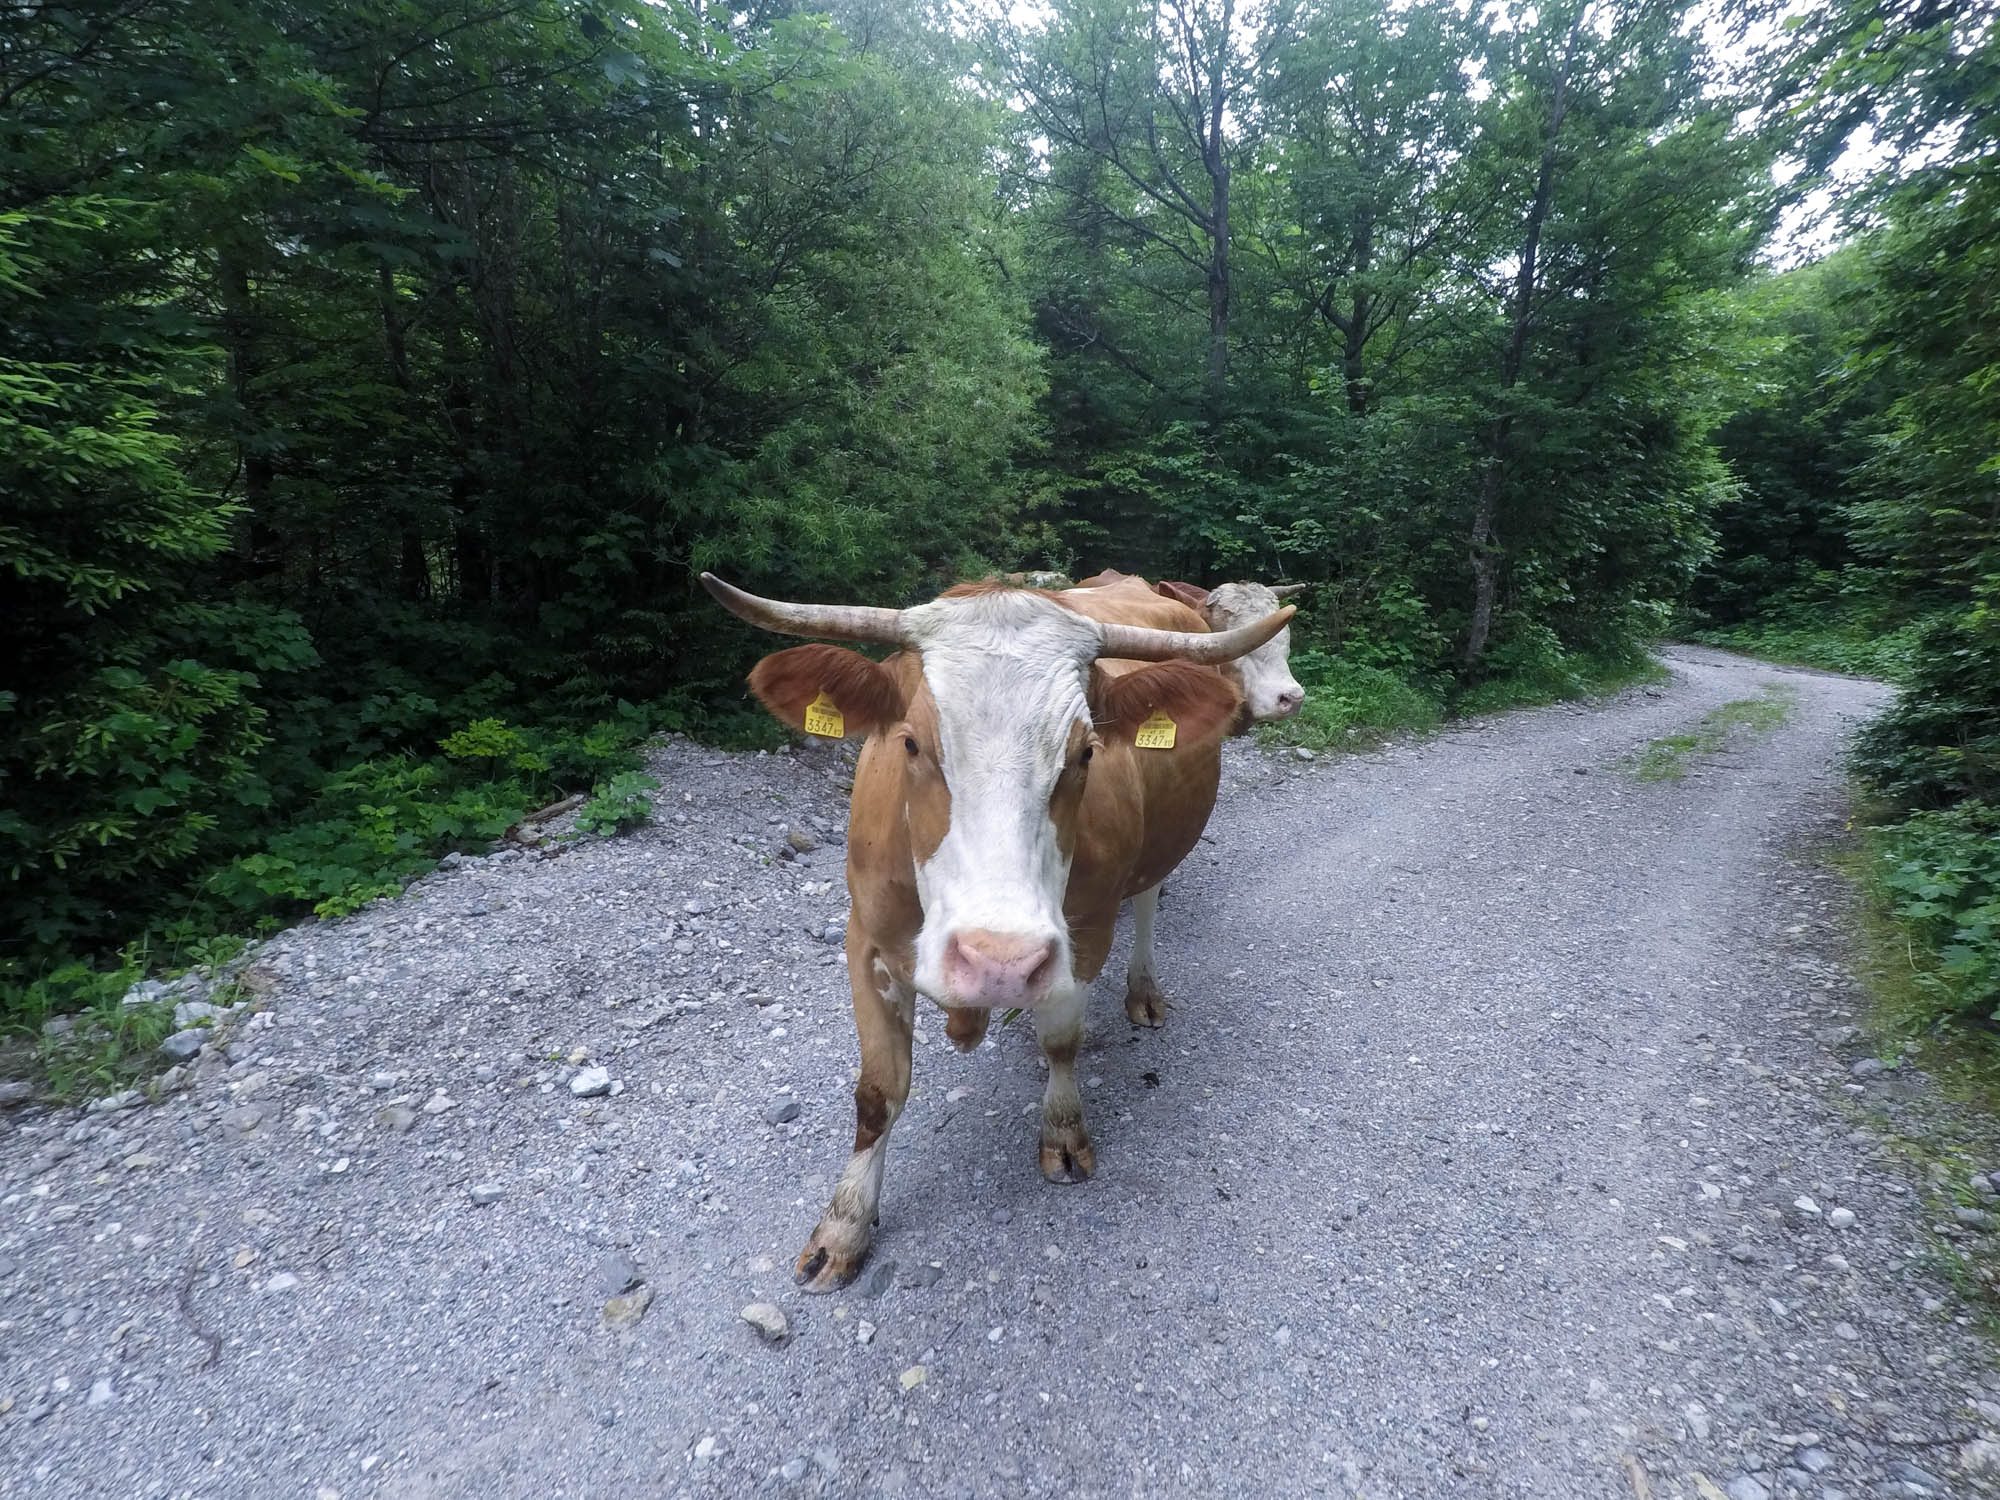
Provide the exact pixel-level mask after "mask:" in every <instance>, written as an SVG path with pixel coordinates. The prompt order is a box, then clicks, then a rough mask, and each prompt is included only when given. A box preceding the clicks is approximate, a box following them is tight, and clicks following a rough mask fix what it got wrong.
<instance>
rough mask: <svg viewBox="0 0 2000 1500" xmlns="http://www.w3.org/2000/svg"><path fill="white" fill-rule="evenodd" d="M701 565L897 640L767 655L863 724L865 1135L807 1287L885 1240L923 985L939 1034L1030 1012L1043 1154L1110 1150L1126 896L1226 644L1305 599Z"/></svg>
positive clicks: (1217, 725)
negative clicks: (1093, 1126)
mask: <svg viewBox="0 0 2000 1500" xmlns="http://www.w3.org/2000/svg"><path fill="white" fill-rule="evenodd" d="M702 583H703V584H704V585H705V586H706V587H707V589H708V591H709V592H710V593H711V594H713V595H714V596H715V597H716V599H717V600H718V601H720V602H721V603H722V604H723V605H724V606H725V607H727V608H728V609H729V610H731V611H732V612H733V613H735V614H737V615H739V616H741V617H742V618H743V619H745V620H748V621H750V622H751V623H752V624H754V625H759V626H762V627H763V628H765V629H767V630H775V631H779V632H783V633H785V634H791V635H812V636H822V637H830V638H833V639H840V640H851V641H873V642H879V643H883V644H890V645H895V646H897V647H899V648H900V650H899V651H898V653H897V654H896V655H894V656H892V657H890V658H889V659H888V660H887V661H883V662H874V661H871V660H869V659H868V658H867V657H865V656H862V655H861V654H860V653H859V652H855V651H848V650H843V649H841V648H840V647H837V646H827V645H811V646H797V647H794V648H792V649H791V650H789V651H780V652H777V653H776V654H774V655H771V656H767V657H765V658H764V659H763V660H762V661H760V662H759V663H757V665H756V667H755V669H753V670H752V672H751V674H750V686H751V690H752V691H753V692H754V693H755V694H756V695H757V697H758V698H759V699H760V700H761V701H762V702H763V703H764V705H765V707H767V708H768V709H769V710H770V711H771V713H772V714H773V715H775V716H776V717H777V718H778V719H779V720H780V721H781V722H783V723H785V724H788V725H790V726H792V727H793V728H795V729H804V730H806V731H807V732H809V733H817V734H823V735H827V736H830V737H831V736H846V735H864V736H866V743H865V744H864V745H863V747H862V751H861V757H860V760H859V762H858V764H857V765H856V768H855V775H854V797H853V803H852V807H851V811H850V817H849V824H848V840H847V885H848V893H849V896H850V898H851V901H852V908H851V912H850V915H849V917H848V923H847V970H848V979H849V982H850V984H851V987H852V990H853V997H854V1021H855V1027H856V1029H857V1031H858V1032H859V1033H860V1039H861V1077H860V1080H859V1081H858V1082H857V1083H856V1085H855V1088H854V1114H855V1129H854V1154H853V1156H852V1157H851V1158H850V1159H849V1161H848V1164H847V1170H846V1171H845V1172H844V1173H843V1174H842V1176H841V1179H840V1183H839V1185H838V1186H837V1187H836V1188H835V1190H834V1194H833V1200H832V1202H831V1203H830V1204H829V1205H828V1207H827V1210H826V1213H825V1215H824V1216H823V1217H822V1218H821V1219H820V1222H819V1225H818V1227H817V1228H815V1229H814V1230H813V1233H812V1237H811V1239H809V1240H808V1241H807V1243H806V1247H805V1249H804V1250H803V1251H801V1252H800V1254H799V1259H798V1266H797V1275H798V1279H799V1280H800V1281H801V1282H802V1283H804V1284H805V1285H806V1287H807V1288H808V1290H811V1291H816V1292H824V1291H831V1290H832V1289H834V1288H835V1287H838V1286H841V1285H844V1284H845V1283H846V1282H848V1281H849V1280H851V1279H852V1278H853V1277H854V1275H855V1274H856V1272H858V1271H859V1269H860V1267H861V1263H862V1260H863V1259H864V1258H865V1256H866V1255H867V1253H868V1247H869V1244H870V1241H871V1232H872V1225H873V1223H874V1221H875V1215H876V1207H877V1205H878V1203H879V1202H880V1199H881V1192H882V1166H883V1159H884V1157H885V1155H886V1153H887V1150H888V1138H889V1132H890V1130H891V1129H892V1127H893V1126H894V1125H895V1123H896V1117H897V1116H898V1115H899V1114H900V1113H901V1112H902V1108H903V1104H904V1101H905V1100H906V1099H907V1098H908V1097H909V1092H910V1042H911V1031H912V1029H913V1027H914V1025H915V1008H916V997H917V995H918V994H919V993H921V994H924V995H928V996H929V997H930V998H931V999H932V1000H934V1001H935V1002H936V1003H937V1004H939V1005H941V1006H943V1007H944V1008H945V1009H946V1011H947V1012H948V1013H949V1015H948V1019H947V1021H946V1025H945V1034H946V1035H947V1036H948V1037H950V1038H951V1040H952V1042H953V1044H954V1045H956V1046H957V1047H959V1048H960V1049H961V1050H965V1051H970V1050H971V1049H972V1048H973V1047H976V1046H977V1045H978V1044H979V1042H980V1039H981V1038H982V1037H984V1036H985V1034H986V1029H987V1025H988V1023H989V1021H990V1019H991V1017H992V1013H993V1010H994V1009H995V1008H1004V1007H1016V1006H1018V1007H1020V1008H1022V1009H1024V1010H1028V1011H1030V1012H1031V1013H1032V1014H1033V1017H1034V1024H1035V1032H1036V1036H1037V1038H1038V1039H1039V1040H1040V1042H1041V1044H1042V1051H1043V1053H1044V1055H1045V1056H1046V1057H1047V1059H1048V1064H1049V1078H1048V1084H1047V1086H1046V1088H1045V1090H1044V1092H1043V1096H1042V1129H1041V1147H1040V1151H1041V1168H1042V1173H1043V1175H1044V1176H1045V1177H1047V1178H1048V1179H1049V1180H1050V1181H1051V1182H1074V1181H1079V1180H1081V1179H1082V1178H1085V1177H1088V1176H1089V1175H1090V1174H1091V1172H1092V1171H1093V1170H1094V1168H1095V1165H1096V1159H1095V1156H1094V1154H1093V1152H1092V1150H1091V1145H1090V1136H1089V1133H1088V1131H1086V1130H1085V1128H1084V1123H1083V1105H1082V1100H1081V1098H1080V1097H1079V1095H1078V1093H1077V1087H1076V1073H1075V1063H1076V1054H1077V1049H1078V1047H1079V1045H1080V1044H1081V1042H1082V1040H1083V1011H1084V994H1085V987H1086V986H1087V985H1088V984H1089V983H1090V981H1091V980H1092V979H1094V978H1095V977H1096V976H1097V973H1098V970H1099V969H1101V968H1102V967H1103V964H1104V959H1105V955H1106V954H1107V953H1108V952H1109V951H1110V947H1111V933H1112V927H1113V924H1114V923H1115V922H1116V920H1117V916H1118V908H1119V905H1120V903H1122V902H1123V901H1124V900H1125V898H1126V897H1128V896H1131V895H1134V894H1136V893H1138V892H1140V891H1143V890H1150V889H1152V888H1153V887H1155V886H1157V885H1158V884H1159V883H1160V881H1161V880H1162V879H1163V878H1164V877H1165V876H1166V875H1167V873H1168V872H1169V871H1171V870H1172V869H1173V868H1174V867H1175V866H1176V865H1178V864H1179V863H1180V862H1181V860H1182V859H1183V858H1184V857H1185V856H1186V855H1187V852H1188V851H1189V850H1190V849H1192V848H1193V847H1194V844H1195V841H1196V840H1197V839H1198V838H1199V837H1200V836H1201V830H1202V828H1203V826H1204V824H1205V823H1206V822H1207V819H1208V812H1209V809H1210V807H1211V806H1212V805H1213V803H1214V796H1215V784H1216V777H1217V766H1218V764H1219V758H1218V755H1217V751H1216V746H1217V743H1218V742H1219V740H1220V739H1221V738H1222V736H1223V735H1224V734H1225V733H1226V732H1227V731H1228V729H1229V727H1230V725H1231V724H1232V723H1233V722H1234V720H1235V718H1236V715H1237V712H1238V710H1239V708H1240V705H1241V701H1242V700H1241V695H1240V693H1239V691H1238V690H1237V688H1236V687H1235V686H1234V685H1233V684H1232V683H1229V682H1228V681H1226V680H1225V679H1224V678H1223V677H1222V676H1221V675H1220V674H1219V673H1218V672H1216V671H1214V670H1213V669H1212V664H1219V663H1221V662H1224V661H1229V660H1233V659H1235V658H1236V657H1239V656H1242V655H1243V654H1244V653H1246V652H1249V651H1253V650H1255V649H1256V648H1257V647H1258V646H1261V645H1262V644H1263V643H1264V642H1265V641H1267V640H1269V639H1270V638H1271V637H1272V636H1273V635H1275V634H1277V633H1278V632H1279V631H1280V630H1282V629H1284V627H1285V623H1286V620H1287V619H1288V618H1289V617H1290V615H1291V613H1292V611H1291V610H1289V609H1286V610H1282V611H1279V612H1278V613H1276V614H1274V615H1272V616H1271V617H1270V618H1269V619H1266V620H1262V621H1259V622H1257V623H1255V624H1253V625H1250V626H1246V627H1243V628H1241V629H1238V630H1234V631H1229V632H1223V633H1219V634H1217V633H1206V632H1202V631H1200V630H1196V629H1193V628H1186V629H1181V630H1173V629H1152V628H1146V627H1144V626H1138V625H1131V624H1125V623H1121V622H1116V621H1113V622H1102V621H1099V620H1097V619H1094V618H1092V617H1091V616H1090V615H1089V614H1087V613H1085V612H1083V611H1082V610H1080V609H1078V608H1076V607H1074V606H1073V605H1072V604H1071V603H1069V602H1068V601H1067V600H1066V599H1065V598H1064V597H1061V596H1057V595H1053V594H1048V593H1044V592H1041V591H1039V590H1033V589H1008V588H1005V587H1002V586H999V585H994V584H973V585H965V586H962V587H960V588H957V589H953V590H951V591H950V592H948V593H946V594H945V595H943V596H942V597H940V598H938V599H935V600H932V601H931V602H930V603H929V604H922V605H918V606H916V607H914V608H911V609H904V610H893V609H866V608H851V607H842V606H823V605H800V604H783V603H778V602H776V601H773V600H768V599H759V598H757V597H756V596H755V595H751V594H746V593H744V592H742V591H741V590H739V589H735V588H732V587H731V586H730V585H728V584H726V583H723V582H722V581H721V580H720V579H717V578H714V577H713V576H711V575H709V574H703V575H702ZM1194 623H1195V622H1194V619H1193V617H1192V612H1185V617H1184V619H1183V624H1184V625H1187V626H1189V627H1192V625H1193V624H1194ZM1204 664H1211V665H1204ZM1162 741H1166V742H1167V743H1164V744H1163V743H1161V742H1162Z"/></svg>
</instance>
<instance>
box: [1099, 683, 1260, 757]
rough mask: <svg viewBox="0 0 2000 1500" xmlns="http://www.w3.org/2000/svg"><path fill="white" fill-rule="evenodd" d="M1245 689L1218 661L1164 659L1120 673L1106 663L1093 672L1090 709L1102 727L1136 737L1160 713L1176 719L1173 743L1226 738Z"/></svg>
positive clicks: (1104, 730) (1105, 731)
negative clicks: (1206, 664) (1203, 663)
mask: <svg viewBox="0 0 2000 1500" xmlns="http://www.w3.org/2000/svg"><path fill="white" fill-rule="evenodd" d="M1242 707H1243V694H1242V692H1241V691H1239V690H1238V688H1237V686H1236V684H1235V683H1233V682H1231V681H1230V680H1229V679H1228V678H1226V677H1224V676H1223V675H1222V674H1221V673H1220V672H1218V671H1216V670H1215V668H1213V667H1198V666H1196V665H1194V663H1192V662H1185V661H1162V662H1155V663H1153V664H1152V665H1151V666H1145V667H1140V668H1139V669H1137V670H1136V671H1132V672H1124V673H1121V674H1119V675H1118V676H1116V677H1114V676H1112V675H1111V674H1110V673H1109V672H1106V671H1104V670H1103V669H1102V668H1099V669H1098V670H1096V671H1094V672H1092V673H1091V678H1090V711H1091V715H1092V717H1093V718H1095V719H1096V721H1097V727H1098V730H1099V731H1100V732H1101V733H1103V734H1106V735H1109V736H1112V737H1114V738H1117V739H1125V740H1129V739H1133V738H1134V737H1135V736H1137V735H1138V733H1139V730H1140V727H1141V726H1142V725H1144V724H1145V723H1146V721H1147V720H1149V719H1152V718H1154V716H1155V715H1162V716H1164V717H1166V718H1168V719H1171V720H1172V721H1173V724H1174V735H1173V748H1174V749H1176V750H1180V749H1185V748H1186V747H1187V746H1189V745H1198V744H1205V743H1207V742H1208V741H1209V740H1213V739H1220V738H1221V737H1222V736H1223V735H1224V734H1226V733H1228V732H1229V730H1230V729H1231V728H1232V727H1233V726H1234V725H1235V723H1236V716H1237V714H1238V712H1239V711H1240V710H1241V709H1242Z"/></svg>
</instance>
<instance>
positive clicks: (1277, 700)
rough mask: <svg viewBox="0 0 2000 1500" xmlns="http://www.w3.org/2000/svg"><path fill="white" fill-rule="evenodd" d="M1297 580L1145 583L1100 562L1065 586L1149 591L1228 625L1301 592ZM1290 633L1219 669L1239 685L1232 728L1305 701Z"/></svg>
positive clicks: (1278, 715) (1123, 593)
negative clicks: (1208, 585) (1100, 567)
mask: <svg viewBox="0 0 2000 1500" xmlns="http://www.w3.org/2000/svg"><path fill="white" fill-rule="evenodd" d="M1308 587H1310V585H1308V584H1303V583H1278V584H1269V583H1250V582H1244V583H1218V584H1217V585H1216V586H1215V587H1214V588H1212V589H1205V588H1202V587H1201V586H1200V585H1199V584H1193V583H1148V582H1147V581H1146V580H1145V579H1143V578H1141V577H1139V576H1138V575H1137V574H1134V573H1120V572H1119V571H1118V570H1117V569H1115V568H1106V569H1105V570H1104V571H1103V572H1101V573H1097V574H1094V575H1093V576H1091V577H1089V578H1086V579H1084V580H1083V581H1082V582H1081V583H1079V584H1077V585H1076V588H1075V589H1072V590H1069V592H1070V593H1076V592H1078V591H1080V590H1083V589H1100V590H1111V591H1114V592H1115V593H1116V594H1117V595H1118V596H1119V597H1120V598H1122V599H1126V600H1128V601H1132V602H1135V603H1136V602H1137V600H1138V598H1139V596H1141V595H1144V594H1155V595H1159V596H1161V597H1164V598H1168V599H1173V600H1176V601H1178V602H1179V603H1182V604H1185V605H1186V606H1187V607H1188V608H1189V609H1192V610H1193V611H1194V612H1195V613H1196V614H1198V615H1200V616H1201V618H1202V623H1203V624H1204V625H1205V626H1206V627H1207V628H1208V629H1210V630H1234V629H1236V628H1237V627H1238V626H1239V625H1248V624H1250V623H1251V622H1252V621H1253V620H1262V619H1264V618H1266V617H1267V616H1269V615H1270V614H1271V613H1272V612H1273V611H1274V610H1276V609H1277V608H1278V607H1279V604H1280V602H1281V601H1283V600H1285V599H1288V598H1290V597H1291V596H1292V595H1293V594H1298V593H1303V592H1304V591H1305V590H1306V589H1307V588H1308ZM1291 655H1292V633H1291V631H1290V630H1281V631H1279V632H1278V633H1277V634H1276V635H1275V636H1273V637H1272V638H1271V639H1270V640H1268V641H1266V642H1265V643H1264V644H1263V645H1261V646H1259V647H1258V648H1257V649H1256V650H1255V651H1252V652H1251V653H1249V654H1248V655H1247V656H1245V657H1243V658H1242V659H1241V660H1240V661H1233V662H1229V663H1228V664H1226V665H1225V666H1224V667H1223V668H1222V675H1223V676H1225V677H1227V678H1229V679H1230V680H1231V681H1233V682H1234V683H1235V684H1236V685H1237V686H1238V687H1239V688H1241V689H1242V690H1243V710H1244V711H1243V716H1242V717H1241V718H1240V719H1239V720H1238V722H1237V725H1236V732H1237V733H1238V734H1244V733H1247V732H1248V731H1249V729H1250V726H1251V725H1253V724H1269V723H1271V722H1273V721H1275V720H1278V719H1289V718H1290V717H1291V716H1292V715H1293V714H1295V713H1297V712H1298V711H1299V708H1300V706H1301V705H1302V704H1304V702H1305V701H1306V690H1305V689H1304V688H1302V687H1300V686H1299V680H1298V679H1297V678H1296V677H1294V676H1293V675H1292V667H1291Z"/></svg>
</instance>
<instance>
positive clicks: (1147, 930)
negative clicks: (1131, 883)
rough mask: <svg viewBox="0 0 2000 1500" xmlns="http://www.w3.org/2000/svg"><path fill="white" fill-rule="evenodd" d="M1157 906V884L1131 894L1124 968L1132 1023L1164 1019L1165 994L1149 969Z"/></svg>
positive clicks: (1127, 1010)
mask: <svg viewBox="0 0 2000 1500" xmlns="http://www.w3.org/2000/svg"><path fill="white" fill-rule="evenodd" d="M1159 909H1160V888H1159V887H1158V886H1157V885H1155V886H1148V887H1147V888H1146V889H1145V890H1143V891H1141V892H1139V894H1138V895H1136V896H1134V897H1133V898H1132V964H1131V967H1130V968H1128V969H1127V970H1126V972H1125V1015H1126V1018H1127V1019H1128V1020H1129V1021H1131V1023H1132V1024H1133V1025H1134V1026H1161V1025H1164V1024H1165V1023H1166V1019H1167V997H1166V996H1165V995H1163V994H1161V993H1160V982H1159V980H1158V978H1156V977H1155V976H1154V973H1153V917H1154V914H1155V913H1157V912H1158V911H1159Z"/></svg>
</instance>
